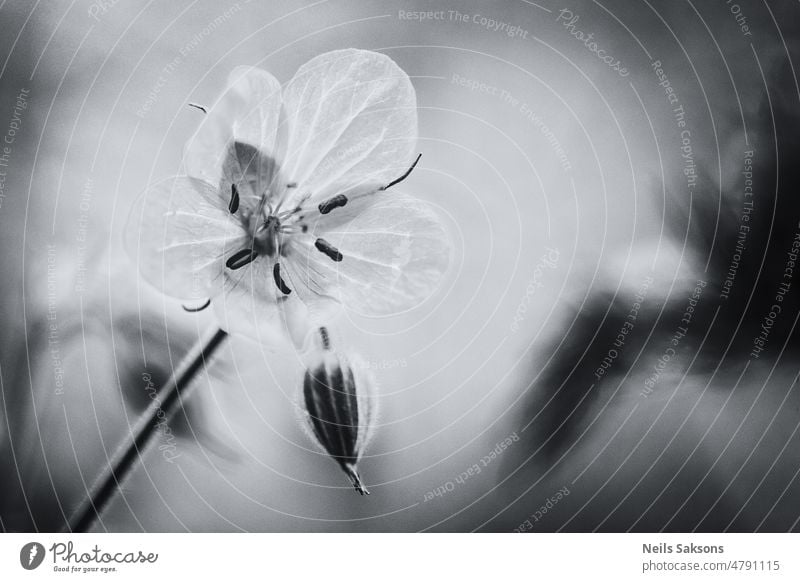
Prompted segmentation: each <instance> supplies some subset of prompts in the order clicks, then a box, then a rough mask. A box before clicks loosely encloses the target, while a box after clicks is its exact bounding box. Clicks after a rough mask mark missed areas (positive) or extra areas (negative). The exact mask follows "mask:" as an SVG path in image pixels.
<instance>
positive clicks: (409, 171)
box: [381, 154, 422, 190]
mask: <svg viewBox="0 0 800 582" xmlns="http://www.w3.org/2000/svg"><path fill="white" fill-rule="evenodd" d="M421 157H422V154H419V155H418V156H417V159H416V160H414V163H413V164H411V167H410V168H409V169H408V170H406V173H405V174H403V175H402V176H400V177H399V178H397V180H394V181H393V182H389V183H388V184H387V185H386V186H384V187H383V188H381V190H388V189H389V188H391V187H392V186H395V185H397V184H399V183H400V182H402V181H403V180H405V179H406V178H408V175H409V174H410V173H411V172H412V171H413V170H414V168H416V167H417V162H419V159H420V158H421Z"/></svg>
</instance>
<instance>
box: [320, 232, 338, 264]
mask: <svg viewBox="0 0 800 582" xmlns="http://www.w3.org/2000/svg"><path fill="white" fill-rule="evenodd" d="M314 246H315V247H317V250H318V251H319V252H321V253H324V254H326V255H328V258H330V259H331V260H332V261H336V262H337V263H338V262H340V261H341V260H342V259H343V258H344V257H342V253H340V252H339V249H337V248H336V247H335V246H333V245H332V244H331V243H329V242H328V241H326V240H325V239H324V238H318V239H317V240H316V242H315V243H314Z"/></svg>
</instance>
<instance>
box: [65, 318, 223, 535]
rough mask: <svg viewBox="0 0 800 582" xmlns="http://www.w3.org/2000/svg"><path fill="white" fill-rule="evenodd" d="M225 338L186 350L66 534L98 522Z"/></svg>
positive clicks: (219, 335)
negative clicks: (179, 362) (156, 398)
mask: <svg viewBox="0 0 800 582" xmlns="http://www.w3.org/2000/svg"><path fill="white" fill-rule="evenodd" d="M227 336H228V334H227V333H226V332H224V331H222V330H221V329H212V330H211V331H210V332H208V333H207V334H206V335H205V336H204V337H202V338H200V340H199V341H198V342H197V343H196V344H195V345H194V346H193V347H192V349H191V350H189V353H188V354H187V355H186V357H185V358H184V359H183V361H182V362H181V364H180V365H179V366H178V367H177V368H176V369H175V370H173V372H172V376H171V377H170V379H169V381H168V382H167V383H166V384H165V385H164V387H163V388H162V389H161V390H160V391H159V392H158V397H159V398H158V401H153V402H152V403H151V404H150V406H149V407H148V408H147V410H145V412H144V413H143V414H142V416H141V418H140V419H139V421H138V422H137V423H136V425H135V426H134V427H133V428H132V429H131V433H130V437H131V438H130V439H128V440H127V441H126V442H125V443H123V444H122V445H121V446H120V447H119V449H117V452H116V453H115V454H114V456H113V458H112V459H110V460H109V464H108V466H107V467H106V468H105V469H104V470H103V472H102V473H101V474H100V475H99V477H98V478H97V480H96V481H95V484H94V485H93V486H92V489H91V491H90V492H89V494H88V496H87V497H86V499H85V500H84V501H83V503H82V505H81V506H80V507H79V508H78V510H77V511H76V512H75V514H73V516H72V519H71V520H70V523H69V530H70V531H72V532H87V531H89V530H90V529H91V528H92V526H94V524H95V522H96V521H98V520H99V519H100V516H101V515H102V514H103V511H104V510H105V509H106V507H108V505H109V503H110V502H111V500H112V499H114V496H115V495H116V494H117V493H118V492H119V491H120V489H121V487H122V484H123V483H124V482H125V479H126V478H127V477H129V476H130V474H131V473H132V472H133V470H134V469H135V468H136V466H137V464H138V462H139V461H141V460H142V459H143V458H144V457H145V455H146V454H147V449H148V448H149V447H150V446H151V445H152V444H153V443H154V442H155V436H156V434H158V427H159V426H160V425H161V424H163V423H164V422H167V421H169V420H170V419H171V418H172V417H173V416H174V415H175V413H176V412H177V411H178V410H179V409H180V408H181V407H182V406H183V404H182V401H185V400H186V399H187V398H188V397H189V396H190V395H191V392H192V387H193V386H194V385H195V384H196V383H195V382H194V379H195V378H196V377H197V375H198V374H199V373H200V372H201V371H202V370H203V369H205V367H206V365H207V363H208V360H209V359H210V358H211V357H212V356H213V354H214V352H215V351H216V350H217V348H219V346H220V345H222V343H223V341H224V340H225V338H226V337H227ZM159 414H161V417H160V418H159Z"/></svg>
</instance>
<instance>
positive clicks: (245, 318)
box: [212, 259, 327, 350]
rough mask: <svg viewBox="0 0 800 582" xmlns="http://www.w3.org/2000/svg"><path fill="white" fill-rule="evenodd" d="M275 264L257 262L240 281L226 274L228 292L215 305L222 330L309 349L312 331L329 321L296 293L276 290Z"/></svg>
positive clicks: (263, 261) (266, 343) (269, 343)
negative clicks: (269, 272) (267, 274)
mask: <svg viewBox="0 0 800 582" xmlns="http://www.w3.org/2000/svg"><path fill="white" fill-rule="evenodd" d="M274 264H275V263H274V261H272V260H267V259H258V260H256V261H254V262H253V263H252V265H253V266H252V268H250V267H249V266H248V267H245V268H244V269H241V270H243V271H244V270H247V272H246V273H245V275H244V276H243V277H241V278H234V277H233V276H231V275H230V274H229V273H228V274H226V278H227V281H226V284H225V290H224V292H223V293H222V295H220V296H219V297H217V298H216V299H214V301H213V302H212V305H213V307H214V311H215V313H216V315H217V318H218V320H219V323H220V327H222V329H224V330H225V331H227V332H228V333H233V334H238V335H243V336H245V337H249V338H250V339H253V340H256V341H257V342H259V343H261V344H263V345H268V346H275V345H279V344H284V343H288V342H290V341H291V342H292V343H293V344H294V345H295V347H296V348H298V349H299V350H303V349H305V347H306V344H307V342H308V341H309V337H310V335H311V332H312V331H314V330H316V329H318V328H319V327H320V325H323V324H326V323H327V320H322V319H320V318H318V317H317V313H316V312H315V311H312V310H309V308H308V306H307V305H306V304H305V303H303V301H302V300H301V299H300V296H299V295H298V294H297V293H294V292H292V293H289V294H288V295H285V294H283V293H282V292H281V291H279V290H278V288H277V287H276V285H275V283H274V281H273V277H272V275H271V274H270V275H269V276H268V277H267V276H266V272H267V271H272V268H273V267H274Z"/></svg>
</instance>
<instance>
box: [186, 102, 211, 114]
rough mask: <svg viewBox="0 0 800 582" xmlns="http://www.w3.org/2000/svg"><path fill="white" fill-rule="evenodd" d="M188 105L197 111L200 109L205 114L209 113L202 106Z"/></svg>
mask: <svg viewBox="0 0 800 582" xmlns="http://www.w3.org/2000/svg"><path fill="white" fill-rule="evenodd" d="M187 105H189V107H194V108H195V109H199V110H200V111H202V112H203V113H208V111H207V110H206V108H205V107H203V106H202V105H198V104H197V103H188V104H187Z"/></svg>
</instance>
